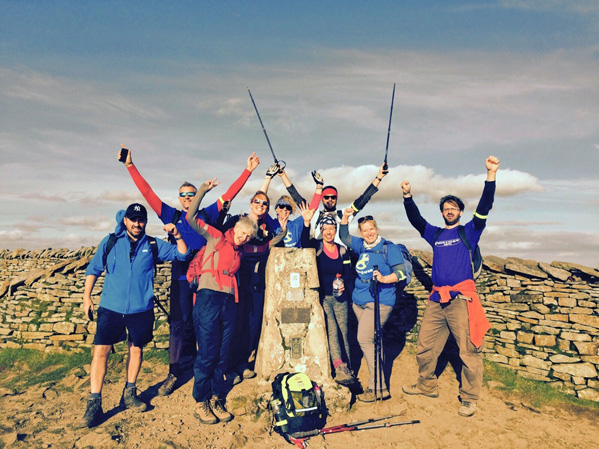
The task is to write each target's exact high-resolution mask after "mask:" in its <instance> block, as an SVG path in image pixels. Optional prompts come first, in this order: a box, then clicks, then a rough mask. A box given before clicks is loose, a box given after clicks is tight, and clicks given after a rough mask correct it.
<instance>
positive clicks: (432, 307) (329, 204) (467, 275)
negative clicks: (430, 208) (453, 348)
mask: <svg viewBox="0 0 599 449" xmlns="http://www.w3.org/2000/svg"><path fill="white" fill-rule="evenodd" d="M119 157H120V158H121V159H120V160H121V161H122V162H124V165H125V166H126V168H127V170H128V172H129V174H130V176H131V178H132V180H133V182H134V183H135V185H136V186H137V188H138V189H139V191H140V193H141V194H142V195H143V197H144V199H145V200H146V202H147V204H148V205H149V206H150V207H151V208H152V210H153V211H154V212H155V213H156V214H157V216H158V218H159V219H160V220H161V221H162V222H163V223H164V229H165V231H166V232H167V233H168V235H169V242H165V241H163V240H161V239H155V238H153V237H149V236H147V235H146V234H145V227H146V224H147V219H148V217H147V210H146V208H145V207H144V206H143V205H141V204H138V203H134V204H131V205H130V206H129V207H128V208H127V209H126V211H119V212H118V213H117V216H116V221H117V225H116V228H115V232H114V233H113V234H110V235H109V236H107V237H106V238H104V239H103V240H102V242H100V244H99V246H98V249H97V251H96V253H95V255H94V257H93V258H92V260H91V262H90V264H89V265H88V268H87V271H86V281H85V290H84V294H83V308H84V312H85V313H86V314H87V315H88V316H89V317H90V319H93V314H94V311H95V307H94V304H93V302H92V300H91V294H92V290H93V287H94V285H95V283H96V280H97V279H98V277H99V276H100V275H101V274H102V273H103V272H104V273H105V280H104V286H103V290H102V295H101V300H100V304H99V307H98V309H97V331H96V335H95V338H94V352H93V359H92V366H91V373H90V388H91V393H90V397H89V400H88V401H87V407H86V411H85V414H84V416H83V418H82V420H81V423H80V425H81V426H87V427H92V426H95V425H97V424H98V423H99V422H101V420H102V416H103V411H102V399H101V392H102V386H103V382H104V377H105V374H106V368H107V362H108V355H109V353H110V349H111V348H112V345H114V344H115V343H118V342H120V341H124V340H125V339H128V358H127V362H126V363H127V364H126V367H127V382H126V384H125V388H124V389H123V394H122V398H121V405H122V406H124V407H126V408H130V409H132V410H137V411H144V410H146V408H147V404H146V403H145V402H143V401H142V400H141V399H140V398H139V397H138V393H137V388H136V380H137V377H138V374H139V371H140V368H141V363H142V359H143V347H144V346H145V345H146V344H147V343H149V342H150V341H151V340H152V338H153V327H154V303H153V300H154V294H153V276H154V270H155V265H156V263H157V262H158V261H172V276H171V289H170V301H169V302H170V314H169V323H170V336H169V358H170V364H169V373H168V375H167V377H166V379H165V380H164V381H163V382H162V384H161V386H160V388H159V390H158V394H160V395H163V396H167V395H169V394H171V393H172V392H173V391H174V390H175V389H176V387H177V385H178V381H179V379H180V376H181V374H182V366H181V359H182V350H183V346H184V343H185V328H186V324H188V323H190V322H192V323H193V329H194V332H195V339H196V349H197V354H196V357H195V361H194V366H193V372H194V384H193V397H194V399H195V401H196V403H197V405H196V408H195V411H194V414H195V415H196V417H197V418H198V419H199V420H200V422H202V423H204V424H215V423H217V422H227V421H230V420H231V419H232V418H233V416H232V415H231V413H229V411H228V410H227V409H226V406H225V395H226V393H227V391H228V389H229V388H230V386H231V385H236V384H238V383H239V382H241V381H243V380H244V379H250V378H253V377H255V376H256V373H255V372H254V366H253V362H254V360H255V355H256V351H257V347H258V342H259V339H260V332H261V326H262V314H263V308H264V291H265V266H266V261H267V259H268V254H269V250H270V248H272V247H273V246H283V247H296V248H300V247H304V248H314V249H315V250H316V261H317V266H318V273H319V280H320V297H321V303H322V306H323V310H324V313H325V317H326V325H327V333H328V345H329V348H330V356H331V361H332V365H333V368H334V372H333V374H334V378H335V380H336V381H337V382H338V383H340V384H341V385H345V386H351V385H354V384H356V382H357V379H356V377H355V374H354V372H353V370H352V362H351V356H350V345H349V338H348V316H349V314H350V313H352V312H353V313H354V314H355V316H356V318H357V321H358V329H357V341H358V343H359V345H360V348H361V350H362V353H363V355H364V359H365V361H366V365H367V367H368V371H369V374H370V378H369V382H368V385H367V387H366V388H365V389H364V390H363V393H361V394H359V395H358V399H359V400H361V401H363V402H373V401H375V400H377V399H386V398H388V397H390V394H389V390H388V388H387V386H386V384H385V381H384V378H383V382H382V384H381V382H378V383H377V382H376V376H375V374H376V373H375V372H376V370H377V368H376V366H375V363H376V362H375V319H374V317H375V314H377V317H378V318H379V320H380V321H379V325H380V326H381V327H382V326H384V324H385V322H386V321H387V320H388V318H389V316H390V315H391V312H392V310H393V307H394V305H395V302H396V299H397V291H396V289H397V285H401V284H400V283H401V281H402V280H405V279H406V276H407V275H408V273H407V272H406V270H407V264H406V263H405V262H406V261H405V260H404V257H403V254H402V252H401V251H400V249H399V247H398V246H397V245H395V244H393V243H392V242H390V241H388V240H386V239H384V238H383V237H382V236H380V235H379V229H378V226H377V222H376V220H375V219H374V218H373V217H372V216H370V215H367V216H364V217H361V218H359V219H358V231H359V234H360V235H359V236H352V235H350V234H349V230H348V224H349V223H350V222H351V220H352V219H353V217H355V216H356V214H358V213H359V212H360V211H361V210H362V209H363V208H364V207H365V206H366V204H367V203H368V201H369V200H370V199H371V198H372V196H373V195H374V194H375V193H376V192H377V191H378V186H379V184H380V182H381V181H382V180H383V178H384V177H385V176H386V175H387V173H388V170H387V166H386V164H383V165H382V166H381V167H380V169H379V171H378V173H377V175H376V177H375V178H374V179H373V180H372V182H371V183H370V184H369V185H368V187H367V188H366V190H365V191H364V193H363V194H362V195H360V196H359V197H358V198H357V199H356V200H355V201H354V202H353V203H352V204H351V206H350V207H347V208H346V209H344V210H337V189H336V188H335V187H333V186H325V185H324V181H323V178H322V176H321V175H320V174H319V173H317V172H315V171H314V172H312V177H313V179H314V182H315V190H314V194H313V196H312V199H311V201H310V203H309V204H308V203H307V202H306V200H305V199H304V198H303V197H302V196H301V195H300V194H299V192H298V191H297V189H296V188H295V186H294V185H293V184H292V183H291V181H290V180H289V178H288V176H287V174H286V172H285V170H284V167H283V166H282V165H281V164H280V163H275V164H273V165H271V166H270V167H269V168H268V170H267V171H266V175H265V177H264V181H263V182H262V186H261V188H260V190H258V191H257V192H256V193H255V194H254V195H253V196H252V198H251V200H250V204H249V213H248V214H242V215H236V216H232V217H231V216H230V215H227V212H228V210H229V206H230V204H231V201H233V199H234V198H235V197H236V195H237V194H238V193H239V192H240V191H241V189H242V188H243V187H244V185H245V183H246V182H247V180H248V179H249V177H250V175H251V174H252V172H254V170H255V169H256V168H257V167H258V165H259V163H260V160H259V158H258V157H257V156H256V154H255V153H253V154H251V155H250V156H249V157H248V159H247V162H246V167H245V169H244V170H243V172H242V173H241V175H240V176H239V178H237V180H236V181H235V182H234V183H233V184H232V185H231V186H230V187H229V189H228V190H227V191H226V192H225V193H224V194H223V195H222V196H221V197H219V198H218V200H217V201H216V202H214V203H212V204H210V205H208V206H205V207H202V208H200V206H201V203H202V200H203V198H204V196H205V194H206V193H207V192H208V191H210V190H212V189H213V188H214V187H216V186H217V185H218V184H219V183H218V181H217V179H216V178H214V179H211V180H209V181H206V182H204V183H203V184H202V185H201V186H200V187H199V189H197V188H196V187H195V186H194V185H192V184H190V183H188V182H184V183H183V184H182V185H181V187H180V188H179V202H180V206H181V209H176V208H173V207H171V206H169V205H168V204H166V203H164V202H163V201H162V200H161V199H160V198H159V197H158V196H157V195H156V194H155V193H154V191H153V190H152V189H151V187H150V185H149V184H148V183H147V182H146V181H145V179H144V178H143V177H142V176H141V174H140V173H139V171H138V170H137V168H136V166H135V165H134V164H133V159H132V152H131V151H128V150H127V151H125V153H122V154H119ZM485 164H486V168H487V181H486V182H485V187H484V191H483V195H482V197H481V199H480V202H479V204H478V207H477V209H476V212H475V214H474V218H473V219H472V220H471V221H469V222H468V223H466V225H465V226H463V227H462V226H461V225H460V219H461V216H462V213H463V211H464V204H463V202H462V201H461V200H460V199H459V198H457V197H455V196H447V197H443V198H442V199H441V202H440V210H441V214H442V217H443V219H444V221H445V226H444V227H442V228H441V227H436V226H433V225H431V224H429V223H428V222H427V221H426V220H425V219H424V218H422V216H421V215H420V213H419V211H418V208H417V206H416V204H415V202H414V200H413V198H412V194H411V185H410V183H409V182H408V181H404V182H402V184H401V188H402V192H403V197H404V206H405V209H406V214H407V217H408V220H409V221H410V223H411V224H412V225H413V226H414V228H415V229H416V230H418V232H419V233H420V235H421V236H422V237H423V238H424V239H425V240H426V241H427V242H428V243H429V244H431V246H432V247H433V261H434V262H433V269H432V281H433V291H432V293H431V296H430V300H429V302H428V305H427V308H426V311H425V314H424V317H423V320H422V324H421V329H420V333H419V336H418V343H417V348H418V349H417V350H418V354H417V361H418V365H419V378H418V382H417V383H416V384H414V385H405V386H404V387H403V391H404V392H405V393H406V394H421V395H425V396H428V397H437V396H438V391H437V378H436V375H435V368H436V361H437V358H438V357H439V355H440V353H441V351H442V349H443V347H444V346H445V342H446V341H447V338H448V336H449V334H450V333H451V334H452V335H453V336H454V337H455V340H456V342H457V345H458V347H459V354H460V358H461V360H462V363H463V370H462V382H461V383H460V398H461V405H460V408H459V411H458V412H459V414H460V415H462V416H471V415H472V414H473V413H474V411H475V409H476V401H477V399H478V396H479V394H480V389H481V387H482V339H483V337H484V334H485V333H486V331H487V330H488V329H489V323H488V321H487V320H486V318H485V316H484V311H483V310H482V306H481V304H480V301H479V299H478V297H477V295H476V285H475V282H474V280H473V278H474V272H473V268H472V263H471V254H470V252H469V250H468V247H466V245H465V244H464V242H463V241H462V240H461V238H460V237H461V235H462V234H463V231H464V230H465V235H466V236H467V239H468V241H469V243H470V247H471V248H474V247H475V246H476V245H477V244H478V240H479V238H480V236H481V233H482V231H483V230H484V227H485V224H486V218H487V214H488V212H489V211H490V209H491V207H492V204H493V198H494V192H495V175H496V172H497V168H498V166H499V160H498V159H497V158H496V157H494V156H490V157H489V158H487V159H486V162H485ZM276 176H279V177H280V178H281V180H282V181H283V183H284V185H285V187H286V189H287V191H288V193H289V195H283V196H281V197H280V198H279V199H278V200H277V202H276V203H275V213H276V216H275V217H271V216H270V215H269V214H268V211H269V207H270V205H271V202H270V199H269V197H268V194H267V192H268V188H269V185H270V183H271V181H272V179H273V178H274V177H276ZM321 202H322V206H323V207H322V209H321V210H320V211H318V208H319V205H320V203H321ZM296 210H298V211H299V212H300V215H299V216H298V217H297V218H294V219H291V218H290V216H291V215H292V214H293V213H295V212H296ZM338 278H341V279H343V281H344V282H343V283H341V284H340V283H336V285H334V281H336V279H338ZM398 283H399V284H398ZM375 296H376V299H377V303H378V304H379V308H378V310H375ZM350 304H351V307H350ZM233 342H234V344H233Z"/></svg>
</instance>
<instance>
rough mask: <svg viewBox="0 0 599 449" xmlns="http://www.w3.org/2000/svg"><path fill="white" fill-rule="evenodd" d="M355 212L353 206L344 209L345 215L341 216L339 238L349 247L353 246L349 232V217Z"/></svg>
mask: <svg viewBox="0 0 599 449" xmlns="http://www.w3.org/2000/svg"><path fill="white" fill-rule="evenodd" d="M353 214H354V209H353V208H352V207H347V208H345V209H343V217H341V223H340V224H339V238H340V239H341V241H342V242H343V244H344V245H345V246H347V247H348V248H351V247H352V244H351V235H350V234H349V217H351V216H352V215H353Z"/></svg>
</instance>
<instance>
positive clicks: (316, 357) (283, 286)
mask: <svg viewBox="0 0 599 449" xmlns="http://www.w3.org/2000/svg"><path fill="white" fill-rule="evenodd" d="M318 287H319V281H318V271H317V268H316V253H315V251H314V249H299V248H273V249H271V251H270V256H269V258H268V263H267V265H266V291H265V295H264V315H263V321H262V334H261V336H260V344H259V346H258V354H257V356H256V373H257V374H258V376H260V377H261V378H262V379H263V380H266V381H272V380H273V379H274V377H275V376H276V375H277V374H278V373H282V372H302V373H306V374H307V375H308V376H309V377H310V378H311V379H312V380H313V381H314V382H316V383H318V384H319V385H323V386H324V387H325V388H324V390H325V394H327V396H328V398H329V399H332V400H335V399H341V398H344V399H343V400H346V401H347V402H346V404H347V405H349V401H350V397H351V395H350V392H349V390H348V389H347V388H343V387H340V386H338V385H337V384H336V383H335V382H334V381H333V379H332V377H331V363H330V356H329V345H328V340H327V331H326V323H325V318H324V312H323V310H322V306H321V305H320V297H319V293H318Z"/></svg>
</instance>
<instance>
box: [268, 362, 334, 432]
mask: <svg viewBox="0 0 599 449" xmlns="http://www.w3.org/2000/svg"><path fill="white" fill-rule="evenodd" d="M270 408H271V410H272V413H273V422H274V430H275V431H276V432H277V433H279V434H281V435H282V436H283V437H285V439H288V437H292V438H298V437H301V434H303V433H305V432H310V431H314V430H319V429H322V428H323V427H324V425H325V424H326V417H327V409H326V406H325V403H324V393H323V392H322V390H321V389H320V387H319V386H318V385H317V384H316V383H315V382H312V380H310V378H309V377H308V375H307V374H305V373H281V374H277V376H276V377H275V380H274V381H273V382H272V397H271V400H270Z"/></svg>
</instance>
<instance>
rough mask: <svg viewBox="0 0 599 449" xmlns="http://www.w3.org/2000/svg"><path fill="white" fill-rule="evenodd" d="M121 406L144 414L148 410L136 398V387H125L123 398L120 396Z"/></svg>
mask: <svg viewBox="0 0 599 449" xmlns="http://www.w3.org/2000/svg"><path fill="white" fill-rule="evenodd" d="M121 406H124V407H125V408H129V409H131V410H135V411H136V412H145V411H146V410H147V409H148V404H146V403H145V402H143V401H140V400H139V398H138V397H137V387H129V388H126V387H125V389H124V390H123V396H121Z"/></svg>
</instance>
